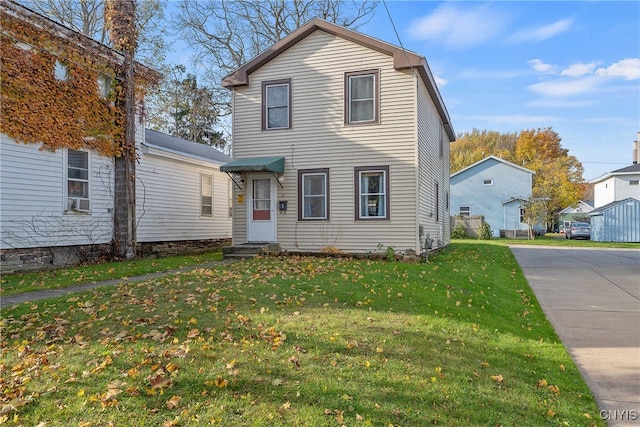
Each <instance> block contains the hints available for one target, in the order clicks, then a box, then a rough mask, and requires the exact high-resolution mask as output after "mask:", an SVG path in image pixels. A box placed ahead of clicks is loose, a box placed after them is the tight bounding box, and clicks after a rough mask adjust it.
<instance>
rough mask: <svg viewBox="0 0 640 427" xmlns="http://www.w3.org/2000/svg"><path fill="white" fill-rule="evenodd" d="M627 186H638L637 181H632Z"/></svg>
mask: <svg viewBox="0 0 640 427" xmlns="http://www.w3.org/2000/svg"><path fill="white" fill-rule="evenodd" d="M629 185H638V180H637V179H633V180H631V181H629Z"/></svg>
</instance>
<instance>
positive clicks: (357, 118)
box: [344, 70, 380, 124]
mask: <svg viewBox="0 0 640 427" xmlns="http://www.w3.org/2000/svg"><path fill="white" fill-rule="evenodd" d="M379 76H380V73H379V72H378V71H377V70H373V71H371V70H370V71H359V72H354V73H346V74H345V85H344V86H345V97H344V98H345V123H348V124H360V123H377V122H378V115H379V114H378V110H379V98H378V94H379Z"/></svg>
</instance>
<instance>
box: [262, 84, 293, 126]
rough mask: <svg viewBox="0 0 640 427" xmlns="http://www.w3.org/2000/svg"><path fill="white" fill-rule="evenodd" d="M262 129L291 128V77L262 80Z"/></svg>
mask: <svg viewBox="0 0 640 427" xmlns="http://www.w3.org/2000/svg"><path fill="white" fill-rule="evenodd" d="M262 129H263V130H271V129H291V79H286V80H274V81H268V82H262Z"/></svg>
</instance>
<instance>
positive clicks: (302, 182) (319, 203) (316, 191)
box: [298, 169, 329, 220]
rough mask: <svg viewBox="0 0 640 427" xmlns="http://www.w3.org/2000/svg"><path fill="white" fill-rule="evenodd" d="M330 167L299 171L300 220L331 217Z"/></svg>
mask: <svg viewBox="0 0 640 427" xmlns="http://www.w3.org/2000/svg"><path fill="white" fill-rule="evenodd" d="M328 188H329V169H307V170H299V171H298V200H299V211H298V219H299V220H313V219H316V220H318V219H320V220H326V219H329V190H328Z"/></svg>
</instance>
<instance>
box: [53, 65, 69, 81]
mask: <svg viewBox="0 0 640 427" xmlns="http://www.w3.org/2000/svg"><path fill="white" fill-rule="evenodd" d="M53 75H54V76H55V78H56V80H60V81H65V82H66V81H67V80H69V67H68V66H67V65H66V64H64V63H63V62H60V61H58V60H56V63H55V65H54V68H53Z"/></svg>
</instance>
